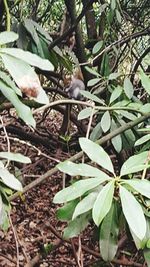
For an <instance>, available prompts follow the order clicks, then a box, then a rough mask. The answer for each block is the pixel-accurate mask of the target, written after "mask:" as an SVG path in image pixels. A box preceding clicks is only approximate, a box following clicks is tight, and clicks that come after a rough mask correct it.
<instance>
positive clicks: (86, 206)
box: [72, 192, 98, 220]
mask: <svg viewBox="0 0 150 267" xmlns="http://www.w3.org/2000/svg"><path fill="white" fill-rule="evenodd" d="M97 195H98V192H92V193H90V194H89V195H87V196H86V197H84V198H83V199H82V200H81V201H80V202H79V203H78V205H77V206H76V208H75V210H74V213H73V216H72V219H73V220H74V219H75V218H76V217H78V216H79V215H81V214H83V213H85V212H87V211H89V210H91V209H92V208H93V205H94V202H95V200H96V198H97Z"/></svg>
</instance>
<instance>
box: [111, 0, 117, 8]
mask: <svg viewBox="0 0 150 267" xmlns="http://www.w3.org/2000/svg"><path fill="white" fill-rule="evenodd" d="M115 8H116V0H111V9H112V10H114V9H115Z"/></svg>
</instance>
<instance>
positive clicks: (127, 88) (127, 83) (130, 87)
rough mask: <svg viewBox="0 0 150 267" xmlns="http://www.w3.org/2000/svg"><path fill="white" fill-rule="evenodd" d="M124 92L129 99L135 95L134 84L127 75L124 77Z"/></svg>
mask: <svg viewBox="0 0 150 267" xmlns="http://www.w3.org/2000/svg"><path fill="white" fill-rule="evenodd" d="M124 92H125V94H126V96H127V97H128V98H129V99H131V98H132V97H133V93H134V90H133V85H132V83H131V82H130V79H129V78H127V77H126V78H125V79H124Z"/></svg>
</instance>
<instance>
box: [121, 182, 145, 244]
mask: <svg viewBox="0 0 150 267" xmlns="http://www.w3.org/2000/svg"><path fill="white" fill-rule="evenodd" d="M120 199H121V205H122V209H123V213H124V216H125V218H126V220H127V222H128V225H129V227H130V228H131V230H132V231H133V233H134V234H135V235H136V236H137V237H138V238H139V239H140V240H142V239H143V238H144V236H145V234H146V220H145V217H144V213H143V210H142V207H141V205H140V204H139V202H138V201H137V200H136V198H135V197H134V196H133V195H132V194H131V193H130V192H129V191H128V190H127V189H125V188H124V187H123V186H120Z"/></svg>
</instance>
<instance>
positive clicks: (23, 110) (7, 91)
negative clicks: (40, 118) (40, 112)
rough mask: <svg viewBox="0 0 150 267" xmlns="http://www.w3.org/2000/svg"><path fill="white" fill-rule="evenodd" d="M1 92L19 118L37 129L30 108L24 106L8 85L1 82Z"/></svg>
mask: <svg viewBox="0 0 150 267" xmlns="http://www.w3.org/2000/svg"><path fill="white" fill-rule="evenodd" d="M0 91H1V92H2V94H3V95H4V96H5V97H6V98H7V99H8V100H9V101H10V102H11V103H12V104H13V106H14V107H15V109H16V111H17V114H18V116H19V117H20V118H21V119H22V120H23V121H24V122H26V123H27V124H29V125H31V126H32V127H34V128H35V125H36V122H35V120H34V118H33V116H32V112H31V110H30V108H29V107H28V106H26V105H24V104H23V103H22V102H21V101H20V100H19V98H18V96H17V95H16V94H15V92H14V91H13V90H12V89H11V88H10V87H8V86H7V85H6V84H4V83H3V82H1V81H0Z"/></svg>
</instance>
